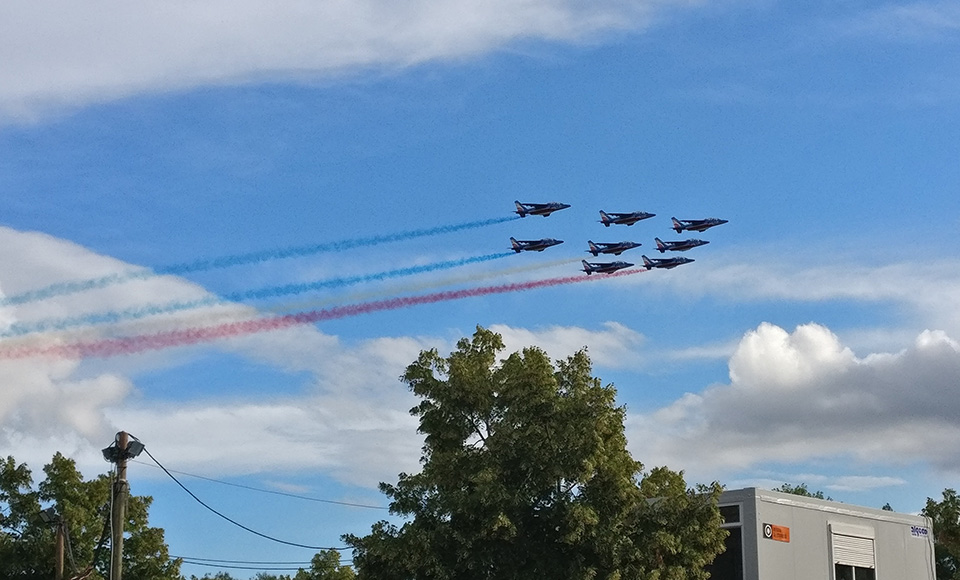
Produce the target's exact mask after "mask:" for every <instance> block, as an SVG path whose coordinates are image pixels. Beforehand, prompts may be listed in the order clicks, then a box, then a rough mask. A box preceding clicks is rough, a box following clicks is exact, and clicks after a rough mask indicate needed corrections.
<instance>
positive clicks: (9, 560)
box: [0, 453, 180, 580]
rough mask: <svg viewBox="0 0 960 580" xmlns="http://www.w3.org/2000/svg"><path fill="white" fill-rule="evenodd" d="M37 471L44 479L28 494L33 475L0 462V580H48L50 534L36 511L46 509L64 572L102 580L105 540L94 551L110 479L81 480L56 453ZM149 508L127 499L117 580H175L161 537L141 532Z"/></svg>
mask: <svg viewBox="0 0 960 580" xmlns="http://www.w3.org/2000/svg"><path fill="white" fill-rule="evenodd" d="M43 471H44V473H45V475H46V477H45V478H44V480H43V481H41V482H40V483H39V485H38V486H37V488H36V489H34V488H33V475H32V473H31V472H30V470H29V468H27V466H26V465H25V464H22V463H20V464H18V463H17V462H16V460H14V458H13V457H7V458H6V459H5V460H0V578H16V579H24V580H32V579H37V580H40V579H43V580H48V579H49V578H53V576H54V574H53V572H54V549H55V547H54V543H55V534H54V529H53V527H52V526H51V525H50V524H49V523H45V522H44V521H43V520H42V519H41V517H40V511H41V509H43V507H44V506H50V507H52V508H53V509H54V512H55V513H56V514H57V515H58V516H59V517H60V518H62V519H63V521H64V524H65V526H66V530H67V538H68V539H69V543H68V545H67V556H66V560H67V561H66V565H65V569H66V570H67V571H71V570H72V571H73V572H75V573H76V572H82V571H84V570H85V569H86V568H88V567H89V566H93V572H92V573H91V575H90V576H88V578H90V579H92V580H97V579H102V578H103V577H105V576H106V575H107V574H108V571H109V558H110V553H109V539H107V540H105V541H104V542H103V543H104V545H103V548H102V549H101V550H100V551H99V552H98V551H97V546H98V545H99V544H101V538H103V536H104V531H105V530H104V527H105V524H106V522H107V518H108V517H109V499H110V488H111V480H110V477H108V476H107V475H100V476H98V477H96V478H94V479H92V480H89V481H85V480H84V479H83V477H82V475H81V474H80V472H79V471H77V467H76V463H75V462H74V461H73V460H72V459H69V458H67V457H64V456H63V455H61V454H59V453H57V454H56V455H54V457H53V460H52V461H51V462H50V463H49V464H47V465H46V466H45V467H44V468H43ZM152 501H153V500H152V498H150V497H148V496H131V497H130V498H129V499H128V502H127V511H126V516H127V522H126V524H125V526H124V528H125V530H127V532H128V533H127V536H126V539H125V540H124V546H123V551H124V568H123V574H124V576H125V577H127V578H137V579H141V580H168V579H169V580H176V579H179V578H180V564H179V562H178V561H176V560H170V558H169V554H168V552H167V545H166V543H165V542H164V539H163V530H162V529H160V528H151V527H149V526H148V525H147V517H148V511H149V508H150V503H151V502H152ZM67 576H68V577H69V576H70V574H69V573H68V574H67Z"/></svg>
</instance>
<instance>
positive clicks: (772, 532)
mask: <svg viewBox="0 0 960 580" xmlns="http://www.w3.org/2000/svg"><path fill="white" fill-rule="evenodd" d="M763 537H764V538H766V539H768V540H774V541H776V542H788V543H789V542H790V528H788V527H787V526H777V525H774V524H763Z"/></svg>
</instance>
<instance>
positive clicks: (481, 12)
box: [0, 0, 693, 118]
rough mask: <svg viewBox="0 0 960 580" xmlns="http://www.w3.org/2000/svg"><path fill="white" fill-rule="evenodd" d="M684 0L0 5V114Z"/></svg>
mask: <svg viewBox="0 0 960 580" xmlns="http://www.w3.org/2000/svg"><path fill="white" fill-rule="evenodd" d="M686 4H693V2H690V1H688V0H668V1H666V2H664V1H660V0H641V1H628V0H599V1H596V2H579V1H576V0H523V1H520V2H517V1H514V0H494V1H491V2H465V1H462V0H439V1H424V0H417V1H414V2H399V3H398V2H390V1H387V0H358V1H333V2H300V1H295V0H279V1H276V2H256V1H250V0H242V1H225V0H217V1H213V2H203V3H192V2H174V3H169V2H168V3H163V4H138V3H129V2H120V1H117V0H110V1H106V2H98V3H95V4H84V5H80V4H76V3H73V2H67V1H64V0H56V1H53V2H46V3H42V4H38V3H35V2H29V1H28V0H10V1H8V2H4V3H2V5H0V62H2V63H3V66H0V113H2V114H5V115H6V116H14V117H21V118H29V117H31V116H35V115H37V114H38V113H39V112H40V111H43V110H44V109H47V108H59V107H75V106H81V105H84V104H89V103H94V102H104V101H109V100H112V99H116V98H121V97H125V96H129V95H135V94H142V93H148V92H157V91H170V90H180V89H184V88H190V87H195V86H200V85H208V84H233V83H246V82H252V81H261V80H300V81H310V80H314V79H318V78H323V77H324V76H329V75H331V74H343V73H344V72H350V71H356V70H361V69H369V68H374V69H391V68H399V67H407V66H411V65H416V64H420V63H425V62H430V61H443V60H451V59H459V58H465V57H473V56H476V55H481V54H484V53H487V52H489V51H494V50H498V49H503V48H504V47H507V46H509V45H511V44H512V43H516V42H517V41H522V40H541V41H554V42H582V41H586V40H589V39H592V38H595V37H596V36H597V35H599V34H602V33H605V32H611V31H621V30H638V29H642V28H644V27H645V26H647V25H648V24H649V23H650V21H651V19H652V18H653V17H654V14H655V13H656V12H658V11H662V10H664V9H666V8H668V7H670V6H678V5H679V6H682V5H686Z"/></svg>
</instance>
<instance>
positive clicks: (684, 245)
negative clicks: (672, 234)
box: [653, 238, 710, 254]
mask: <svg viewBox="0 0 960 580" xmlns="http://www.w3.org/2000/svg"><path fill="white" fill-rule="evenodd" d="M653 241H655V242H657V249H658V250H660V253H661V254H662V253H664V252H666V251H667V250H671V251H674V252H686V251H687V250H689V249H691V248H696V247H697V246H702V245H704V244H709V243H710V242H708V241H706V240H681V241H679V242H665V241H663V240H661V239H660V238H653Z"/></svg>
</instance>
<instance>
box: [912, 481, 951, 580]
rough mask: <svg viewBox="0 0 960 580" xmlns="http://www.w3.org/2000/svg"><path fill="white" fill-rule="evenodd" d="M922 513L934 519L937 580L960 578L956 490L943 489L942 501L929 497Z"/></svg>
mask: <svg viewBox="0 0 960 580" xmlns="http://www.w3.org/2000/svg"><path fill="white" fill-rule="evenodd" d="M920 514H921V515H924V516H927V517H928V518H930V519H931V520H933V540H934V558H935V560H936V564H937V580H960V497H957V492H956V490H953V489H949V488H948V489H945V490H943V499H942V500H941V501H935V500H934V499H933V498H929V497H928V498H927V505H926V506H924V508H923V510H922V511H921V512H920Z"/></svg>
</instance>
